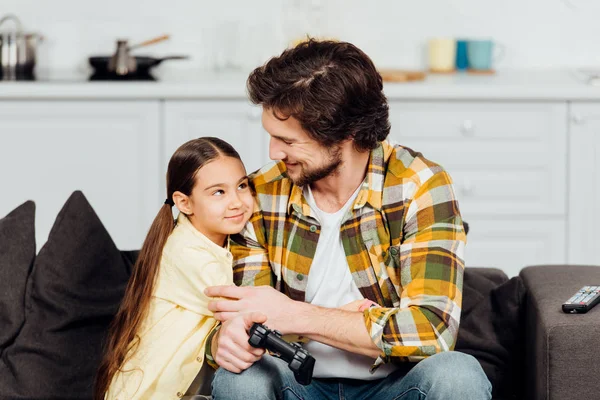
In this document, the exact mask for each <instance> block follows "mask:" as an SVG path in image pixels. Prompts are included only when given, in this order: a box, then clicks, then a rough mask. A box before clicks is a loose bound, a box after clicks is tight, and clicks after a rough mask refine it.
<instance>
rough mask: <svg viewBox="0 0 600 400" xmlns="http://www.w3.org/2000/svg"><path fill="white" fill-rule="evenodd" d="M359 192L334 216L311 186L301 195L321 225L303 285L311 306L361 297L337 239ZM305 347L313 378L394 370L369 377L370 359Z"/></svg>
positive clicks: (316, 345) (333, 304)
mask: <svg viewBox="0 0 600 400" xmlns="http://www.w3.org/2000/svg"><path fill="white" fill-rule="evenodd" d="M359 189H360V186H359V188H358V189H356V191H355V192H354V194H352V196H351V197H350V199H348V201H347V202H346V204H344V206H343V207H342V208H341V209H340V210H338V211H336V212H335V213H327V212H324V211H322V210H321V209H319V207H317V203H316V202H315V199H314V197H313V195H312V192H311V190H310V187H308V185H307V186H306V187H305V189H304V196H305V198H306V200H307V202H308V204H309V205H310V208H311V210H312V211H313V213H314V215H315V216H316V218H317V220H318V221H319V223H320V224H321V234H320V235H319V242H318V243H317V250H316V253H315V257H314V258H313V261H312V264H311V266H310V272H309V274H308V283H307V286H306V301H307V302H309V303H311V304H314V305H317V306H321V307H327V308H338V307H341V306H343V305H345V304H348V303H351V302H353V301H355V300H361V299H363V298H364V297H363V295H362V294H361V293H360V291H359V290H358V287H357V286H356V283H354V280H353V279H352V275H351V273H350V267H349V266H348V261H347V260H346V253H344V247H343V245H342V239H341V237H340V228H341V226H342V221H344V216H345V215H346V213H347V212H348V209H349V208H350V207H351V205H352V204H353V203H354V200H355V199H356V196H357V195H358V192H359ZM365 332H366V329H365ZM304 347H305V348H306V350H308V352H309V353H310V354H311V355H312V356H313V357H314V358H315V360H316V362H315V368H314V372H313V376H314V377H315V378H351V379H364V380H371V379H380V378H384V377H386V376H387V375H388V374H389V373H390V372H392V371H393V370H394V369H395V368H394V366H393V365H391V364H388V365H382V366H380V367H379V368H378V369H377V370H376V371H375V372H374V373H373V374H371V373H370V372H369V368H370V367H371V366H372V365H373V363H374V362H375V360H374V359H373V358H371V357H367V356H363V355H360V354H355V353H351V352H348V351H345V350H341V349H338V348H335V347H332V346H329V345H326V344H323V343H319V342H316V341H314V340H313V341H310V342H308V343H306V344H305V345H304Z"/></svg>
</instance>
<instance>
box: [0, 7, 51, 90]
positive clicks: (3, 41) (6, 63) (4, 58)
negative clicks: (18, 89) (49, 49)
mask: <svg viewBox="0 0 600 400" xmlns="http://www.w3.org/2000/svg"><path fill="white" fill-rule="evenodd" d="M7 22H12V23H13V25H14V27H13V30H12V31H4V30H3V31H0V67H1V68H0V78H2V79H4V80H11V79H19V78H27V77H33V74H34V68H35V60H36V50H37V45H38V42H39V41H41V40H42V37H41V36H40V35H38V34H35V33H25V32H23V26H22V24H21V21H20V20H19V19H18V18H17V17H16V16H15V15H13V14H8V15H6V16H4V17H3V18H1V19H0V28H1V27H2V25H4V24H5V23H7Z"/></svg>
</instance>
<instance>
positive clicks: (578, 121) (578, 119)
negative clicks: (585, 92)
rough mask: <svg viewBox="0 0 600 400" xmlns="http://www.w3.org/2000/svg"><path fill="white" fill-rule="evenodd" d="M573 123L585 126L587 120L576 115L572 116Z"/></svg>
mask: <svg viewBox="0 0 600 400" xmlns="http://www.w3.org/2000/svg"><path fill="white" fill-rule="evenodd" d="M571 122H573V123H574V124H575V125H583V124H584V123H585V118H583V117H582V116H581V115H580V114H577V113H574V114H573V115H571Z"/></svg>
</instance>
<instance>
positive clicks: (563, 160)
mask: <svg viewBox="0 0 600 400" xmlns="http://www.w3.org/2000/svg"><path fill="white" fill-rule="evenodd" d="M390 119H391V123H392V130H391V133H390V137H391V138H392V139H394V140H396V141H397V142H398V143H400V144H402V145H404V146H408V147H411V148H412V149H413V150H415V151H419V152H421V153H423V155H424V156H425V157H426V158H428V159H430V160H431V161H433V162H436V163H438V164H441V165H442V166H443V167H444V168H445V169H446V170H447V171H448V172H449V173H450V175H451V176H452V178H453V180H454V185H455V188H456V191H457V195H458V196H459V200H460V205H461V211H462V212H463V213H464V215H465V216H466V217H469V218H470V217H472V216H486V215H489V214H490V213H491V214H494V215H505V216H515V215H519V216H522V217H529V216H533V215H543V216H550V215H552V216H564V215H565V212H566V197H567V196H566V165H567V128H566V127H567V105H566V103H564V102H562V103H558V102H548V103H536V102H462V101H455V102H452V101H447V102H417V101H415V102H399V101H397V102H392V103H391V104H390Z"/></svg>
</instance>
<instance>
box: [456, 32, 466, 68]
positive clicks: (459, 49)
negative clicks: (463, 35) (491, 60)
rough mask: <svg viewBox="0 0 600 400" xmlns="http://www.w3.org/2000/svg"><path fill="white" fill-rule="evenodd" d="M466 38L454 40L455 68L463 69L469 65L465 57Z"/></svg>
mask: <svg viewBox="0 0 600 400" xmlns="http://www.w3.org/2000/svg"><path fill="white" fill-rule="evenodd" d="M467 42H468V41H467V40H463V39H457V40H456V69H457V70H459V71H464V70H466V69H467V68H468V67H469V59H468V58H467Z"/></svg>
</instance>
